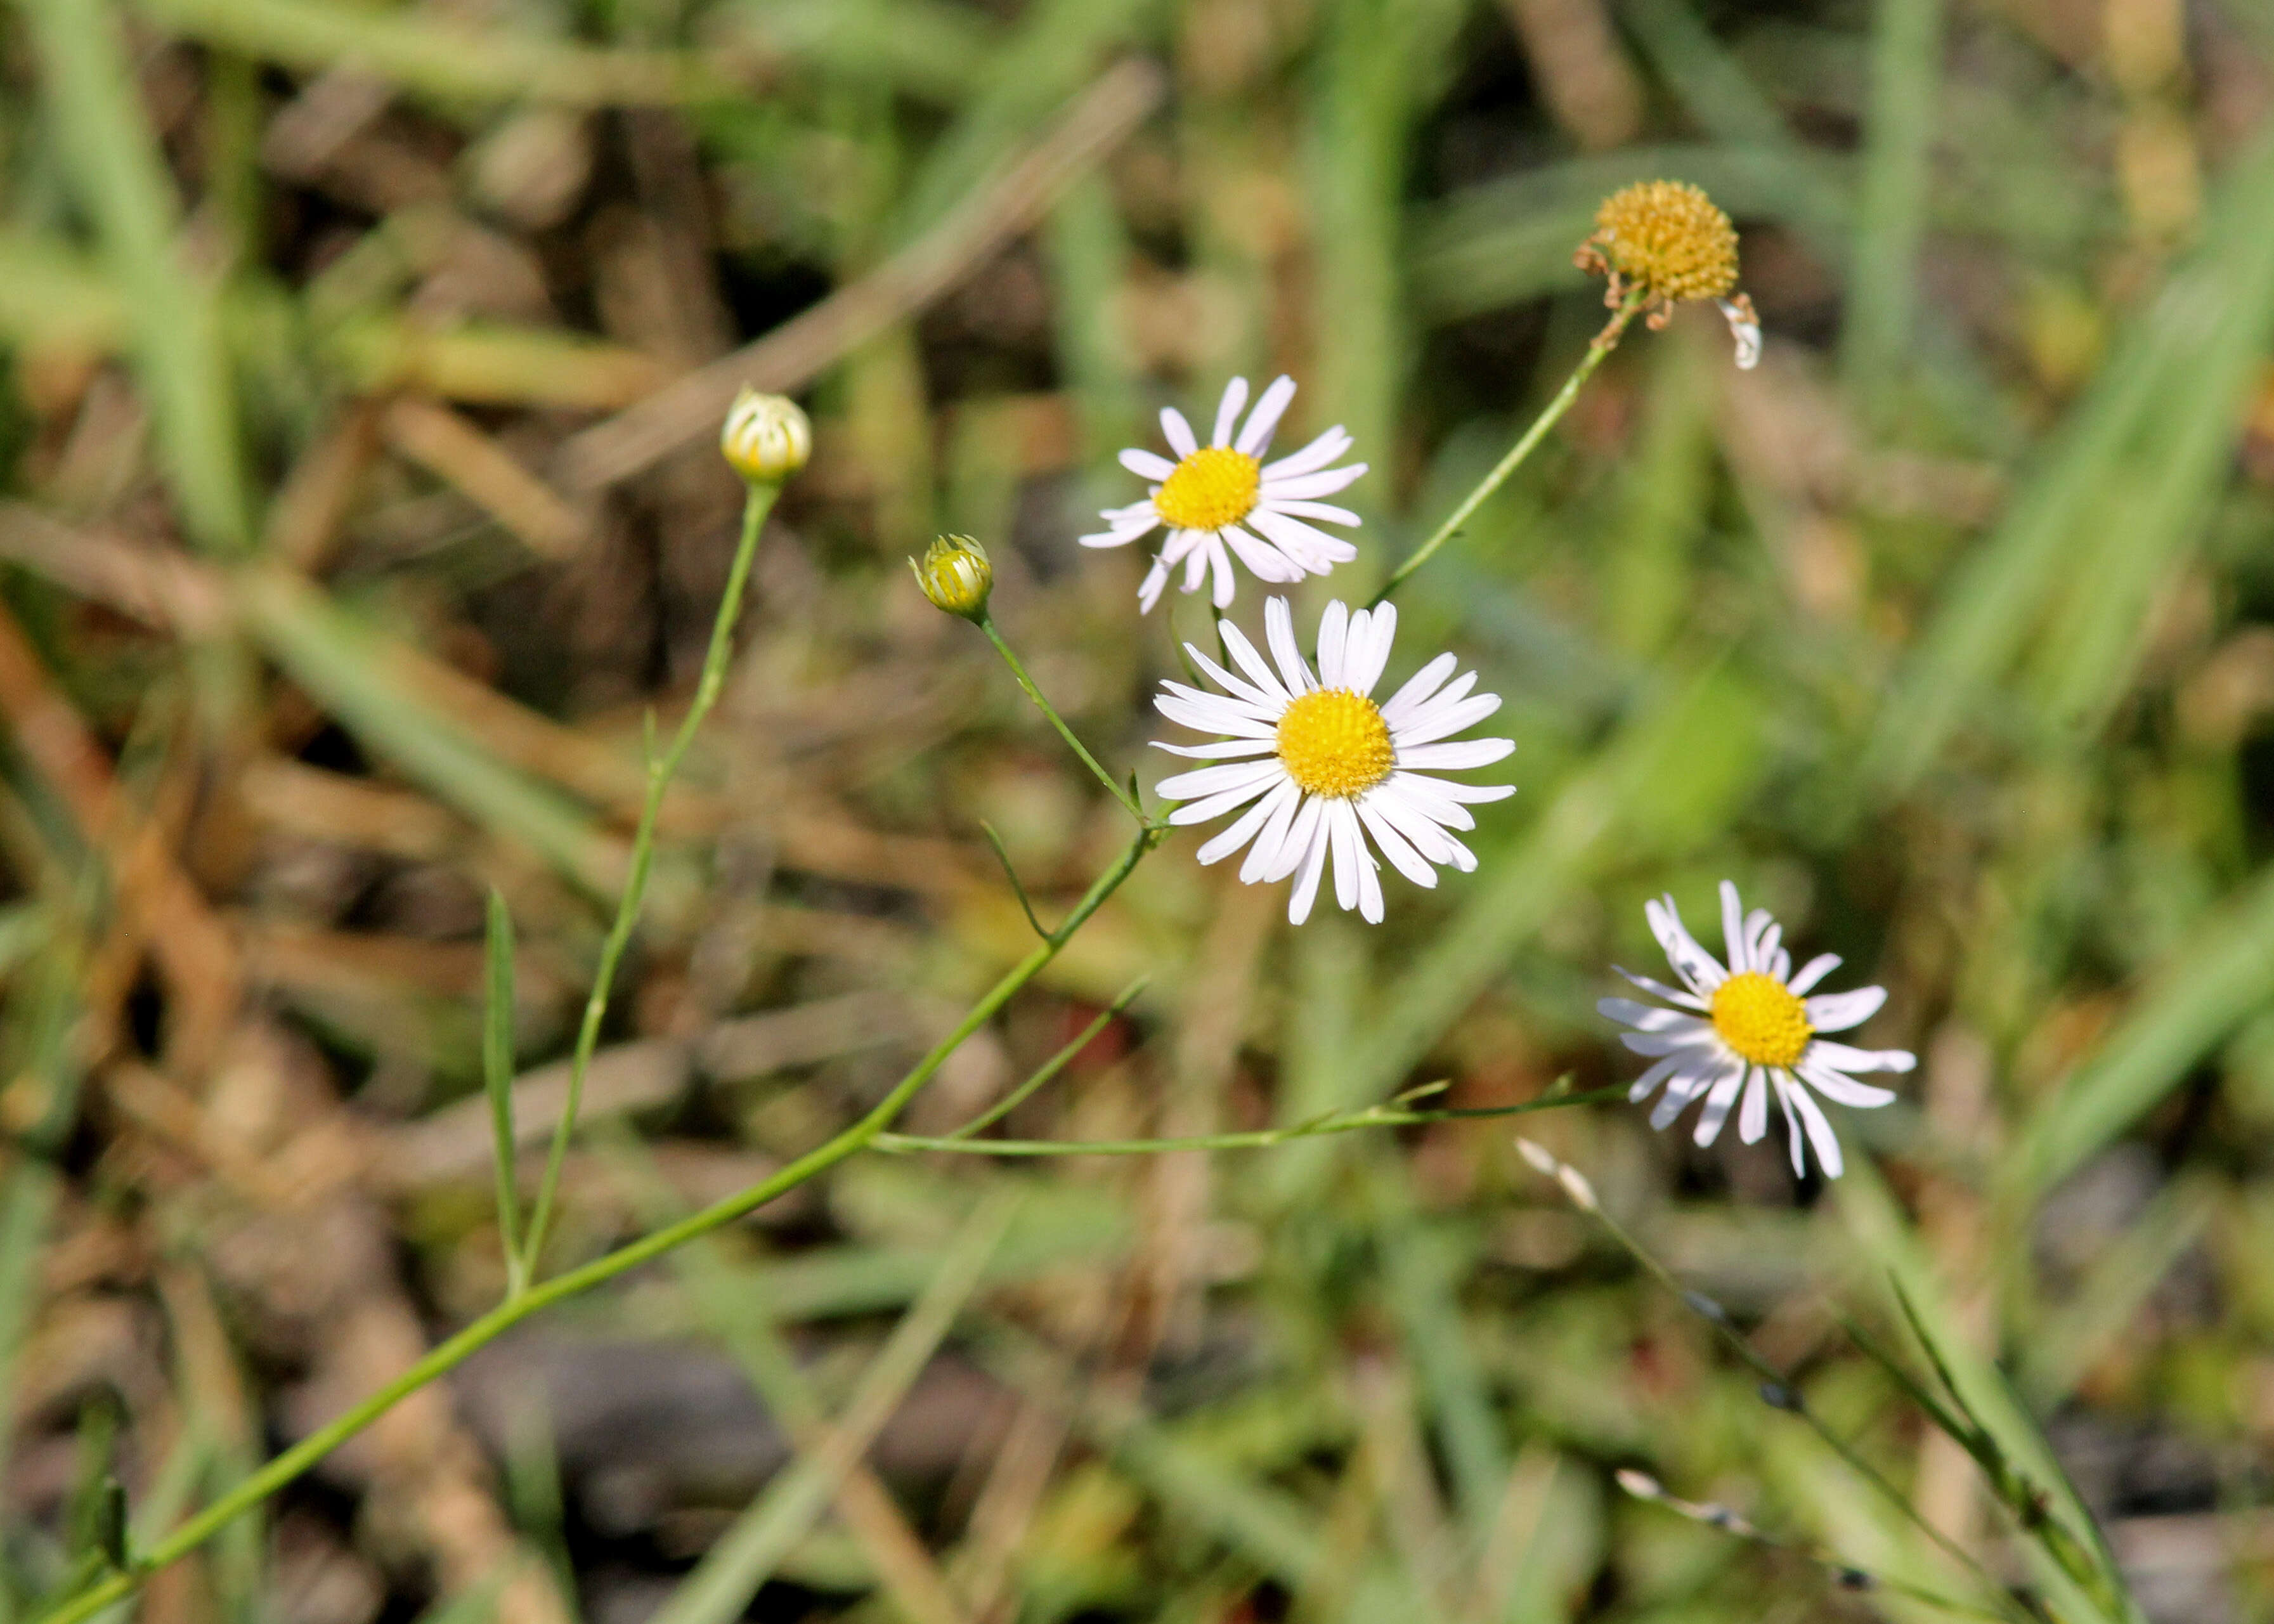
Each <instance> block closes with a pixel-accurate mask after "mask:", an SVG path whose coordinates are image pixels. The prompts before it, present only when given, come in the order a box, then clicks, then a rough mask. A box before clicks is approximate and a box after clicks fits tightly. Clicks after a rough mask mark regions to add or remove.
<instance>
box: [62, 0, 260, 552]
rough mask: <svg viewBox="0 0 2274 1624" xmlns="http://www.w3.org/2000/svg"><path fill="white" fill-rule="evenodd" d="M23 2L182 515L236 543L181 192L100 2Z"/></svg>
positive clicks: (204, 287)
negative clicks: (181, 229) (127, 322)
mask: <svg viewBox="0 0 2274 1624" xmlns="http://www.w3.org/2000/svg"><path fill="white" fill-rule="evenodd" d="M23 10H24V11H25V12H26V16H27V17H28V19H29V20H30V22H31V25H32V26H31V34H32V40H33V44H34V49H36V51H37V53H38V56H39V61H40V67H41V79H42V80H43V82H44V85H45V87H46V90H47V92H48V98H49V106H50V107H51V108H52V109H53V112H54V117H55V119H56V128H57V132H58V133H59V135H60V136H61V138H62V144H63V148H64V154H65V156H66V158H67V160H68V162H69V164H70V167H71V169H72V178H73V179H74V181H75V182H76V184H77V187H78V190H79V195H80V198H81V199H82V201H83V202H84V203H85V205H86V207H87V212H88V214H91V215H92V216H93V217H94V221H95V222H96V226H97V229H98V232H99V235H100V236H101V237H102V257H103V259H104V261H105V263H106V264H107V265H108V267H109V272H110V275H111V278H112V280H113V281H114V282H116V283H117V287H118V289H119V290H120V292H121V293H122V294H123V295H124V302H125V307H126V311H127V313H128V315H129V317H130V319H131V320H132V322H133V325H134V335H135V351H136V367H137V371H138V372H139V373H140V375H141V381H142V386H143V388H144V391H145V392H146V394H147V398H148V401H149V404H150V410H151V415H152V417H153V418H154V420H155V422H156V425H157V438H158V443H159V447H160V451H161V454H162V458H163V461H164V463H165V468H166V473H167V477H168V479H169V482H170V483H171V484H172V485H173V488H174V493H175V495H176V497H177V500H179V502H180V504H181V510H182V518H183V521H184V524H185V525H186V526H187V528H188V530H189V531H190V534H191V535H192V538H194V539H196V540H197V542H198V543H199V544H200V545H203V546H205V547H207V548H211V549H215V550H219V551H224V552H237V551H242V550H243V549H244V548H245V546H246V545H248V544H249V542H250V540H251V536H252V530H251V521H250V517H249V514H248V510H247V508H246V505H245V489H244V485H243V470H242V468H241V466H240V464H239V450H238V445H237V395H236V391H235V389H234V387H232V384H231V380H230V370H229V361H228V357H227V355H226V353H225V352H224V350H223V347H222V330H221V318H220V302H219V298H218V297H217V290H216V289H215V287H214V286H213V285H212V283H211V282H210V281H209V280H208V279H207V278H206V277H204V276H201V275H199V274H195V273H194V272H193V271H192V269H191V267H190V266H189V264H188V263H187V261H186V260H185V259H184V256H183V253H182V246H181V244H180V243H179V241H178V240H177V234H176V228H177V222H178V219H179V215H180V212H181V205H180V200H179V199H177V197H176V195H175V192H174V187H173V182H172V181H171V179H170V178H169V177H168V175H167V172H166V165H165V161H164V159H163V157H162V155H161V153H160V149H159V145H158V138H157V134H156V132H154V130H152V129H151V127H150V121H149V117H148V114H147V112H146V111H145V109H144V108H143V105H142V97H141V93H140V90H139V86H138V85H137V83H136V80H135V77H134V73H133V70H132V67H131V66H130V65H129V64H128V61H127V57H126V49H125V41H124V39H123V38H122V37H121V35H120V33H119V30H118V26H117V19H116V18H115V17H114V16H113V15H112V11H111V8H110V6H109V4H104V3H102V0H29V3H28V4H26V5H25V6H24V8H23Z"/></svg>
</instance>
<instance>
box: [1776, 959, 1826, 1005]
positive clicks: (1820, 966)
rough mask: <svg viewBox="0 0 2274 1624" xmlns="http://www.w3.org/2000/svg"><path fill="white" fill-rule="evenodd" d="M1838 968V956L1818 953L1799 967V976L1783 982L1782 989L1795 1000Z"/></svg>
mask: <svg viewBox="0 0 2274 1624" xmlns="http://www.w3.org/2000/svg"><path fill="white" fill-rule="evenodd" d="M1839 967H1840V955H1839V954H1837V953H1818V954H1817V956H1816V957H1815V958H1813V959H1810V960H1809V961H1808V962H1807V963H1806V964H1804V965H1803V966H1800V974H1798V975H1796V976H1794V977H1793V978H1792V979H1791V980H1790V981H1787V982H1785V984H1784V989H1785V990H1786V991H1787V992H1788V993H1790V994H1792V995H1793V996H1795V997H1798V996H1800V995H1801V994H1802V993H1804V992H1806V991H1807V990H1808V989H1810V988H1811V987H1813V986H1815V985H1816V983H1817V982H1818V981H1822V980H1823V979H1824V978H1825V977H1826V976H1827V975H1829V974H1832V973H1833V972H1834V970H1837V969H1838V968H1839Z"/></svg>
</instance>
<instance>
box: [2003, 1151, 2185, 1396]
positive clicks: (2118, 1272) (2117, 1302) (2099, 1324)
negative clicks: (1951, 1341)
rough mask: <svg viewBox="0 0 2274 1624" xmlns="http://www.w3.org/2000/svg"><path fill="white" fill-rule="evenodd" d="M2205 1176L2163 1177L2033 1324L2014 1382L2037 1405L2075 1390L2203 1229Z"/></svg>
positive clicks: (2067, 1394)
mask: <svg viewBox="0 0 2274 1624" xmlns="http://www.w3.org/2000/svg"><path fill="white" fill-rule="evenodd" d="M2217 1205H2218V1203H2217V1199H2216V1196H2215V1194H2214V1192H2213V1190H2212V1188H2211V1186H2210V1184H2209V1183H2208V1182H2207V1181H2204V1180H2201V1179H2194V1178H2182V1179H2181V1180H2180V1181H2178V1182H2175V1183H2173V1184H2168V1185H2166V1186H2165V1188H2164V1189H2163V1190H2161V1191H2159V1192H2157V1195H2156V1197H2155V1199H2152V1200H2151V1201H2150V1202H2149V1203H2148V1206H2147V1207H2146V1209H2145V1210H2144V1211H2142V1213H2141V1214H2140V1215H2139V1216H2138V1217H2136V1218H2135V1219H2133V1220H2132V1222H2130V1223H2129V1224H2127V1226H2126V1227H2125V1229H2124V1231H2123V1233H2121V1234H2120V1235H2119V1236H2117V1237H2116V1238H2115V1240H2114V1241H2113V1242H2112V1243H2111V1244H2110V1245H2109V1247H2108V1249H2107V1251H2105V1252H2103V1253H2102V1254H2101V1255H2100V1256H2099V1257H2098V1258H2097V1259H2095V1260H2094V1262H2093V1265H2092V1267H2091V1268H2090V1270H2089V1271H2088V1272H2087V1273H2086V1274H2085V1276H2084V1278H2083V1280H2082V1281H2081V1282H2079V1283H2078V1285H2077V1289H2076V1292H2075V1295H2074V1297H2071V1298H2070V1300H2069V1302H2068V1303H2067V1305H2065V1306H2064V1307H2062V1308H2060V1309H2059V1310H2058V1311H2057V1312H2054V1313H2052V1314H2051V1315H2048V1316H2047V1317H2046V1318H2045V1319H2044V1320H2043V1321H2041V1322H2040V1323H2039V1324H2038V1325H2037V1327H2036V1328H2035V1329H2034V1330H2033V1331H2031V1333H2030V1335H2029V1340H2028V1342H2027V1344H2026V1345H2025V1346H2024V1347H2023V1349H2022V1360H2021V1369H2020V1371H2019V1372H2017V1373H2016V1376H2015V1383H2016V1385H2017V1386H2018V1387H2020V1388H2021V1390H2022V1396H2023V1397H2025V1398H2027V1399H2028V1400H2029V1402H2030V1403H2031V1404H2033V1405H2035V1406H2037V1408H2038V1409H2040V1410H2051V1409H2052V1407H2053V1406H2054V1405H2056V1404H2059V1403H2060V1402H2062V1401H2063V1400H2065V1399H2067V1397H2068V1396H2069V1395H2071V1394H2072V1393H2074V1391H2075V1390H2076V1387H2077V1384H2078V1383H2079V1382H2081V1381H2082V1380H2084V1378H2085V1375H2086V1373H2087V1372H2089V1371H2090V1370H2091V1368H2092V1366H2093V1365H2095V1364H2096V1363H2097V1362H2098V1361H2099V1359H2100V1358H2101V1357H2102V1356H2104V1355H2105V1354H2106V1353H2108V1352H2109V1351H2110V1350H2111V1349H2112V1347H2113V1346H2114V1345H2115V1343H2116V1342H2117V1340H2118V1339H2119V1338H2120V1337H2121V1336H2122V1335H2124V1333H2125V1331H2126V1330H2127V1328H2128V1327H2130V1326H2131V1324H2132V1321H2133V1319H2134V1317H2135V1315H2137V1314H2138V1313H2139V1312H2140V1310H2141V1307H2142V1305H2143V1304H2145V1303H2146V1302H2147V1300H2148V1298H2149V1297H2150V1295H2151V1294H2152V1293H2153V1292H2154V1291H2155V1289H2156V1288H2157V1286H2159V1285H2161V1284H2162V1283H2163V1282H2164V1278H2165V1275H2167V1274H2170V1273H2171V1270H2172V1265H2173V1264H2175V1263H2177V1262H2178V1261H2179V1260H2180V1257H2181V1256H2182V1255H2184V1254H2185V1253H2186V1252H2187V1249H2188V1248H2190V1247H2191V1246H2193V1245H2194V1244H2195V1242H2196V1241H2198V1240H2200V1239H2201V1238H2202V1234H2203V1231H2204V1229H2207V1228H2208V1227H2209V1226H2210V1221H2211V1218H2212V1216H2213V1215H2214V1214H2215V1212H2216V1210H2217Z"/></svg>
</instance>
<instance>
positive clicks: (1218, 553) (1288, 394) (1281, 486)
mask: <svg viewBox="0 0 2274 1624" xmlns="http://www.w3.org/2000/svg"><path fill="white" fill-rule="evenodd" d="M1294 398H1295V380H1293V379H1291V378H1278V379H1275V380H1273V381H1272V384H1271V387H1269V388H1268V389H1266V390H1264V391H1263V395H1262V398H1261V399H1260V400H1259V401H1257V402H1255V410H1253V411H1251V412H1249V413H1248V414H1247V420H1246V423H1244V424H1243V423H1241V422H1240V420H1239V413H1240V409H1241V408H1242V407H1244V406H1246V404H1247V380H1246V379H1245V378H1235V379H1233V380H1231V382H1230V383H1228V384H1226V385H1225V386H1224V398H1223V399H1222V400H1221V401H1219V402H1217V404H1216V432H1215V434H1214V435H1213V436H1212V437H1211V438H1210V440H1209V443H1208V444H1207V445H1205V446H1203V445H1201V443H1200V440H1199V438H1198V437H1197V436H1196V435H1194V434H1193V427H1192V425H1191V424H1189V423H1187V422H1186V421H1185V416H1184V414H1183V413H1182V412H1180V411H1178V410H1177V409H1176V408H1175V407H1173V406H1171V407H1167V408H1165V409H1163V411H1162V413H1161V432H1162V433H1163V435H1164V436H1166V438H1167V440H1168V442H1169V448H1170V449H1171V450H1172V451H1174V452H1175V453H1176V454H1177V460H1176V461H1174V462H1171V461H1170V460H1169V459H1168V458H1167V457H1164V456H1161V455H1157V454H1156V453H1154V452H1150V451H1144V450H1137V449H1132V450H1127V451H1124V452H1123V453H1122V454H1121V466H1122V467H1124V468H1126V469H1127V470H1129V471H1130V472H1131V473H1133V474H1135V475H1136V476H1137V477H1140V478H1141V479H1150V480H1152V481H1154V482H1155V483H1154V485H1153V488H1152V491H1151V492H1150V493H1149V494H1148V495H1147V497H1146V498H1145V500H1143V501H1141V502H1137V503H1133V505H1131V506H1129V507H1127V508H1106V509H1104V510H1103V512H1102V513H1100V514H1099V515H1098V516H1099V517H1100V518H1102V519H1103V520H1104V521H1105V523H1106V528H1105V529H1104V530H1099V531H1097V532H1096V533H1095V534H1093V535H1088V536H1084V537H1083V538H1081V545H1083V546H1085V547H1122V546H1126V545H1129V543H1131V542H1133V541H1135V540H1137V539H1139V538H1141V537H1144V536H1148V535H1150V534H1151V533H1152V532H1153V531H1154V530H1158V529H1160V528H1161V527H1163V525H1165V526H1167V527H1168V531H1169V538H1168V541H1167V542H1166V544H1164V545H1163V547H1162V548H1161V551H1160V553H1159V555H1158V556H1157V557H1156V558H1155V559H1154V560H1153V568H1151V569H1149V570H1148V571H1147V572H1146V575H1145V581H1144V584H1143V585H1141V586H1140V587H1139V588H1138V589H1137V605H1138V608H1139V611H1140V612H1141V613H1150V612H1151V610H1152V607H1153V605H1155V604H1156V603H1158V602H1159V601H1160V599H1161V593H1162V590H1163V588H1165V587H1166V586H1167V585H1168V582H1169V572H1170V571H1171V569H1173V568H1176V567H1177V566H1178V565H1179V564H1182V565H1183V566H1184V567H1185V582H1184V590H1186V591H1187V592H1193V591H1197V590H1200V584H1201V580H1202V579H1203V578H1205V577H1209V576H1211V575H1212V576H1213V577H1214V588H1213V592H1212V596H1213V598H1214V600H1215V603H1216V607H1217V608H1219V609H1228V608H1230V607H1231V600H1232V596H1233V580H1232V570H1231V560H1232V559H1233V558H1234V557H1237V558H1238V559H1239V561H1240V562H1241V563H1243V564H1245V565H1246V566H1247V569H1248V573H1249V574H1251V575H1254V577H1255V578H1256V579H1257V580H1259V581H1281V582H1289V581H1300V580H1301V579H1302V578H1303V577H1304V576H1305V575H1325V574H1326V573H1327V572H1328V571H1329V570H1330V569H1332V568H1334V567H1335V566H1336V565H1337V564H1347V563H1349V562H1350V561H1351V560H1352V559H1354V558H1356V557H1357V556H1358V549H1357V548H1356V547H1354V546H1352V545H1351V544H1350V543H1349V542H1347V541H1344V539H1343V538H1341V537H1339V536H1330V535H1329V534H1328V533H1327V532H1326V531H1324V530H1321V529H1319V528H1318V524H1317V523H1313V521H1318V522H1321V523H1328V524H1343V525H1353V524H1356V523H1358V522H1359V519H1358V515H1356V514H1354V513H1352V511H1351V510H1350V509H1349V508H1337V507H1333V506H1331V505H1329V504H1328V503H1326V502H1323V501H1321V500H1318V499H1319V498H1321V497H1322V496H1332V495H1333V494H1334V493H1335V492H1337V491H1340V490H1341V489H1343V488H1344V486H1345V485H1349V484H1350V483H1351V482H1352V480H1354V479H1356V478H1357V477H1359V475H1360V474H1363V473H1364V472H1366V464H1365V463H1363V462H1352V463H1350V464H1348V465H1347V466H1345V467H1342V468H1329V466H1328V464H1329V463H1330V462H1333V461H1334V460H1335V459H1336V458H1337V457H1339V456H1341V455H1344V453H1346V452H1347V451H1349V450H1350V448H1351V444H1352V441H1351V437H1350V436H1349V435H1348V434H1345V433H1344V432H1343V431H1342V429H1341V427H1340V426H1339V425H1337V426H1336V427H1334V428H1330V429H1329V430H1328V431H1327V432H1325V433H1323V434H1321V435H1320V436H1319V437H1318V438H1317V439H1316V440H1313V441H1312V442H1311V443H1310V444H1309V445H1307V446H1306V447H1303V448H1302V449H1301V450H1300V451H1298V452H1295V453H1293V454H1292V455H1288V456H1284V457H1281V458H1280V459H1279V460H1278V461H1277V462H1269V463H1267V462H1264V461H1263V458H1264V456H1265V455H1266V454H1267V453H1268V452H1269V450H1270V448H1271V436H1272V434H1273V432H1275V431H1276V430H1277V428H1278V426H1279V419H1280V417H1282V416H1283V415H1284V413H1285V412H1286V410H1287V403H1288V402H1290V401H1291V400H1293V399H1294ZM1235 428H1237V429H1238V431H1239V432H1238V433H1237V434H1236V435H1235V433H1234V432H1233V430H1234V429H1235Z"/></svg>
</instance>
